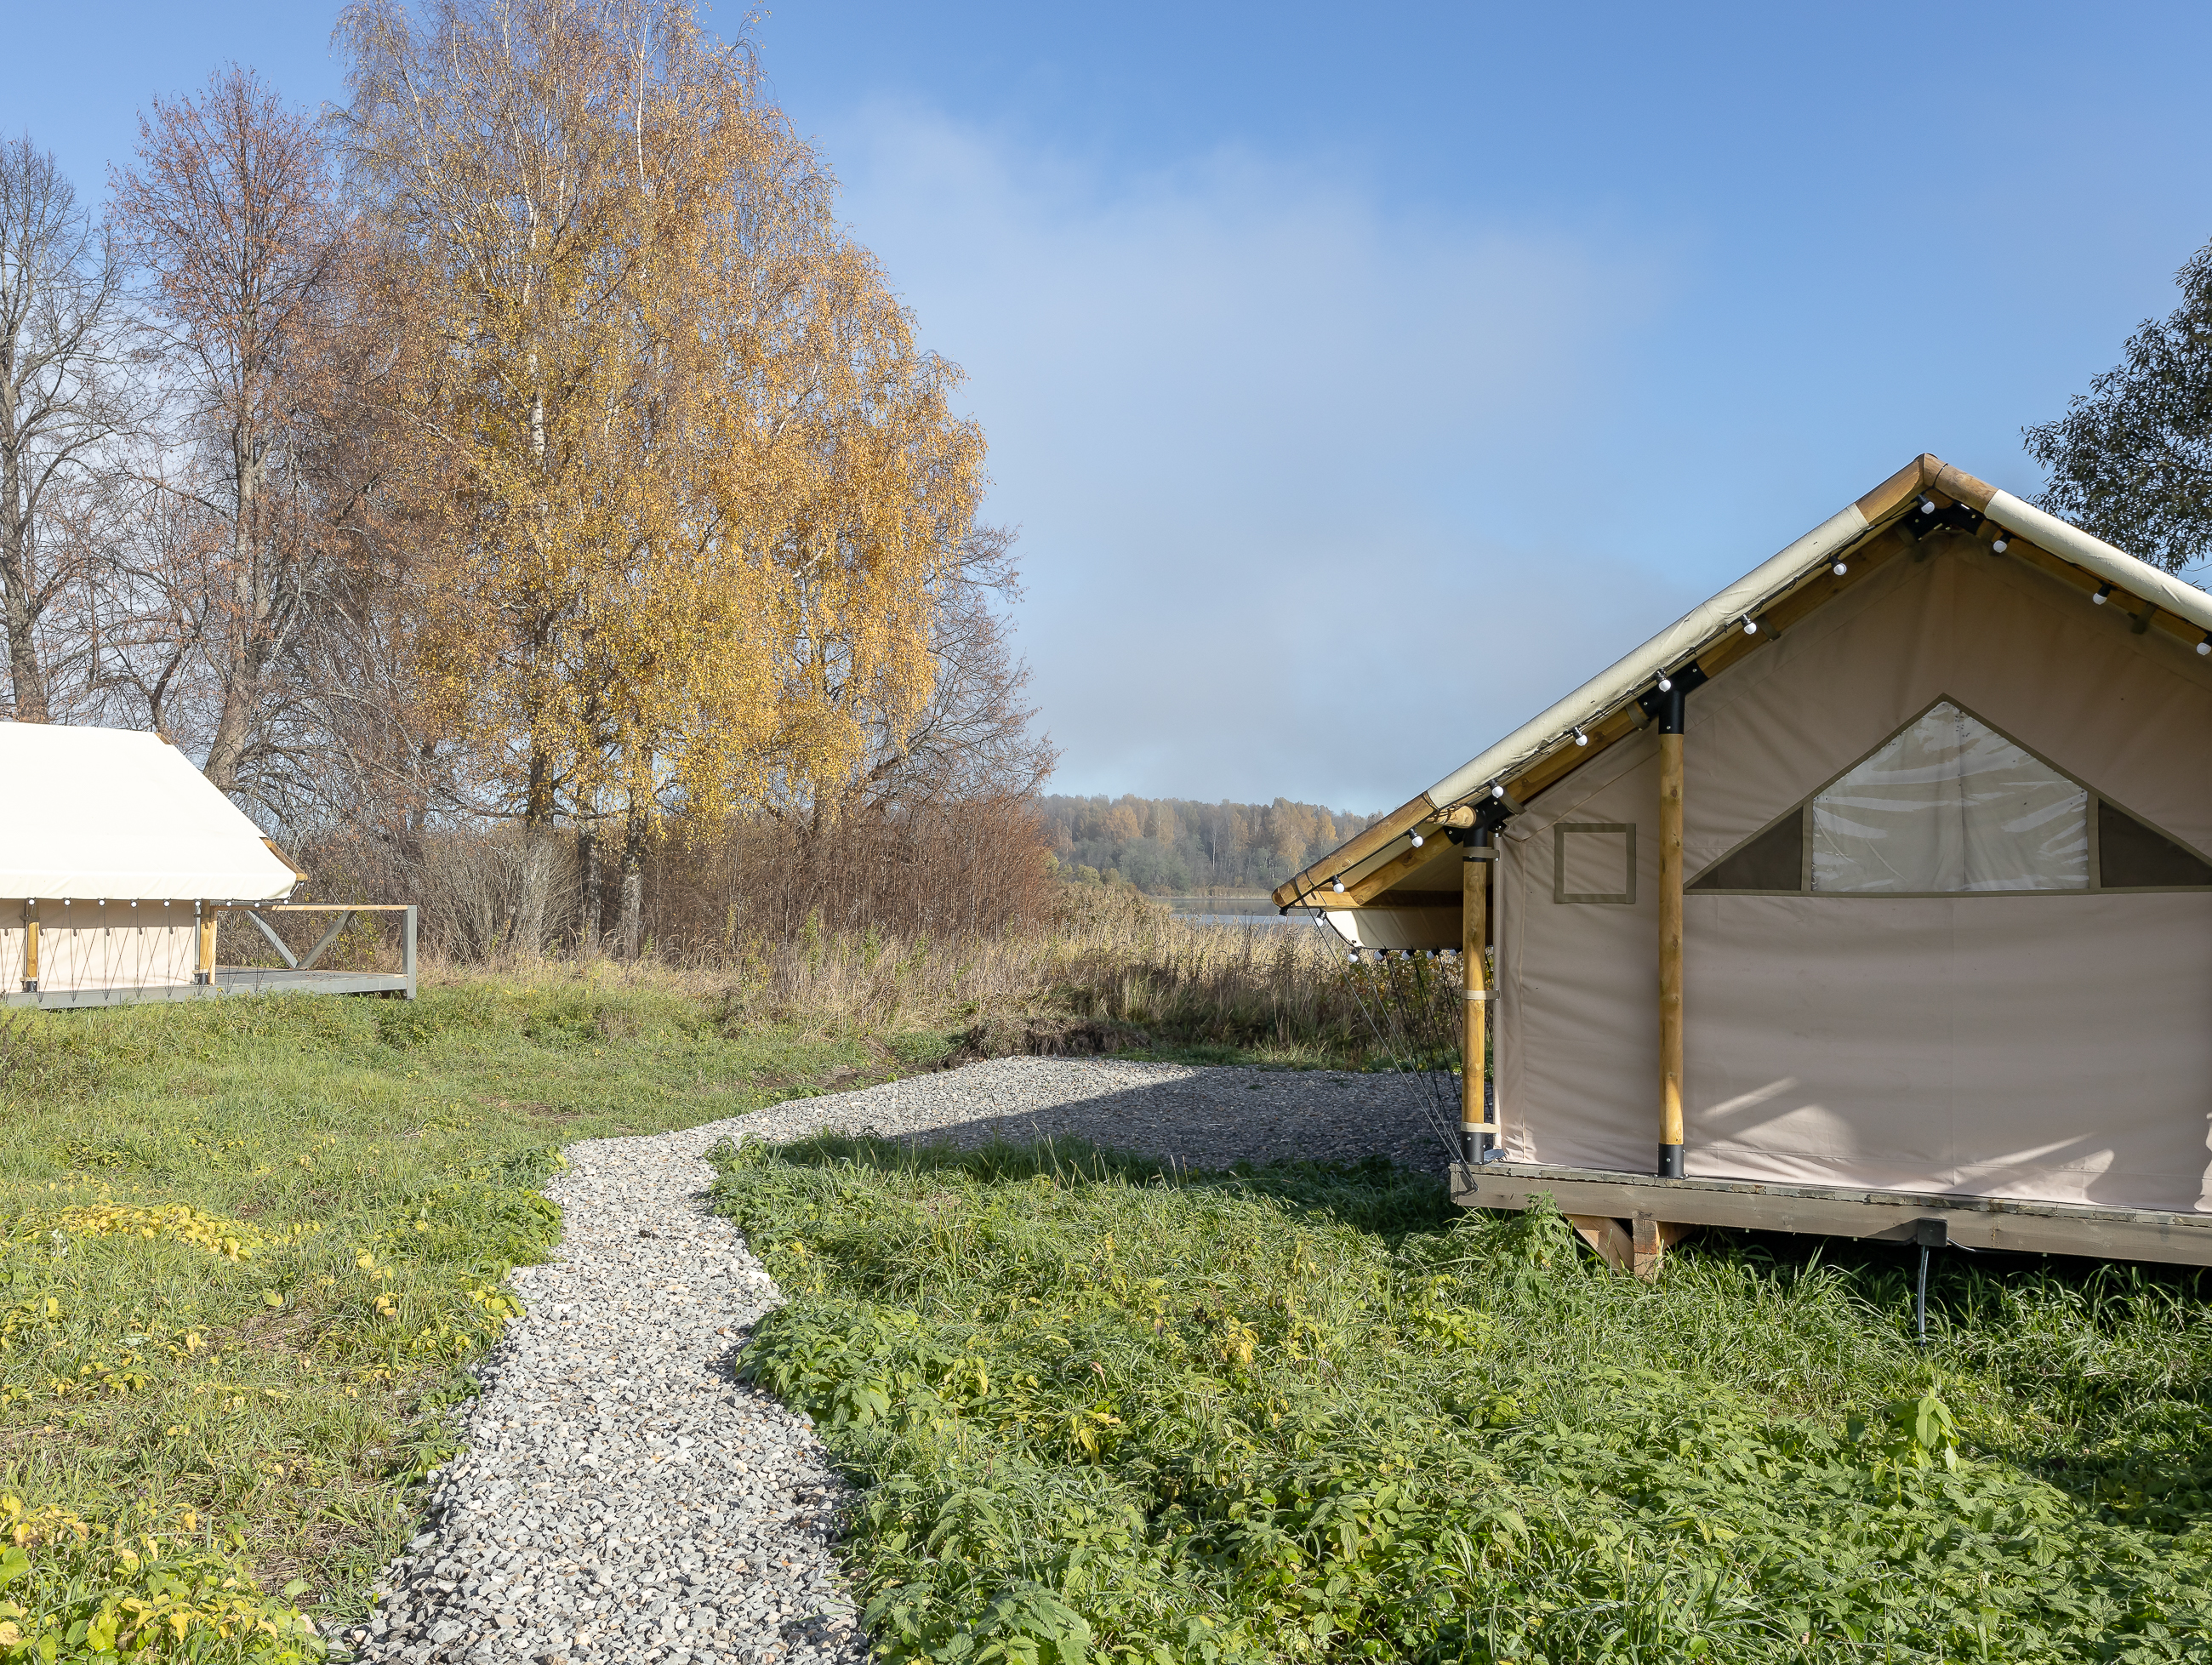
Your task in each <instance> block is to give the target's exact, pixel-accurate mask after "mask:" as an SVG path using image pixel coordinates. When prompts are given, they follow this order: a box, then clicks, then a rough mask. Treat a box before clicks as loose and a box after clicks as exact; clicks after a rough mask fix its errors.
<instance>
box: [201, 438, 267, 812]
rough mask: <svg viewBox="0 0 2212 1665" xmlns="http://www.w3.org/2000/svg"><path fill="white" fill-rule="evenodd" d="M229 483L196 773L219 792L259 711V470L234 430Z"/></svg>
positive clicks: (231, 785)
mask: <svg viewBox="0 0 2212 1665" xmlns="http://www.w3.org/2000/svg"><path fill="white" fill-rule="evenodd" d="M231 484H232V488H233V489H234V492H235V494H236V495H237V499H238V501H237V510H238V513H237V517H236V519H234V520H232V522H231V524H230V568H231V570H230V605H229V607H228V613H229V617H228V618H227V619H226V620H224V622H223V632H222V636H223V642H222V646H223V662H222V667H221V671H220V674H221V676H222V696H221V699H222V703H221V704H220V706H219V707H218V708H217V710H216V720H215V733H214V735H213V737H212V738H210V739H209V741H208V755H207V767H206V768H205V769H203V770H202V771H201V773H202V774H204V775H206V776H207V778H208V780H209V781H210V782H211V783H213V784H214V785H215V786H216V787H219V788H221V789H222V791H224V792H236V791H237V790H238V787H239V779H240V775H241V774H242V773H243V765H244V763H245V761H246V748H247V746H248V745H249V744H250V743H251V741H252V734H253V727H254V719H255V718H256V716H257V715H258V714H259V711H260V706H261V700H260V693H261V690H260V682H261V678H260V674H259V673H260V659H261V629H262V623H263V620H262V617H261V615H262V612H263V608H262V605H261V595H260V587H261V586H260V573H259V568H258V564H257V562H256V560H255V556H257V554H258V550H257V549H256V548H255V539H254V527H253V522H254V517H255V516H256V515H257V514H258V513H259V509H260V495H261V471H260V464H259V462H258V459H256V458H255V456H254V454H253V440H252V434H250V433H246V432H243V431H240V430H239V429H233V437H232V440H231Z"/></svg>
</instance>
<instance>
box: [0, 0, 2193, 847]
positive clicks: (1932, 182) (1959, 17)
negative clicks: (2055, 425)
mask: <svg viewBox="0 0 2212 1665" xmlns="http://www.w3.org/2000/svg"><path fill="white" fill-rule="evenodd" d="M740 15H741V14H740V13H738V11H736V10H734V9H733V10H732V11H731V12H730V13H728V14H727V15H721V14H714V15H711V19H710V21H720V22H721V23H723V24H724V25H726V26H727V27H735V26H736V23H737V21H738V18H739V17H740ZM331 18H332V14H331V13H330V12H328V11H325V10H322V9H319V8H317V7H315V6H313V5H285V6H278V5H268V4H249V3H234V4H225V3H199V4H193V3H189V0H187V3H177V0H169V3H165V4H160V5H155V4H149V3H142V0H122V3H115V4H111V5H108V6H105V7H101V8H98V9H94V8H81V9H62V8H52V9H46V11H45V12H44V14H43V15H34V16H32V17H30V18H29V19H28V20H27V39H26V32H25V27H24V23H23V22H22V21H19V22H18V24H17V25H16V26H15V29H14V31H13V33H14V34H15V39H16V42H17V46H18V52H17V53H16V54H15V58H16V62H17V63H18V64H40V65H43V66H46V67H45V69H44V70H43V71H42V73H41V74H40V75H39V76H36V77H34V78H33V82H32V83H31V84H30V85H28V86H23V85H21V84H11V85H10V86H9V89H8V90H7V92H6V93H4V94H0V126H4V127H5V128H6V129H8V130H9V131H18V130H21V129H25V128H27V129H28V130H29V131H31V133H32V134H33V137H35V138H36V139H38V140H39V141H40V143H44V144H46V145H48V146H50V147H52V149H55V150H56V151H57V152H58V154H59V155H60V156H61V159H62V160H63V161H64V164H65V165H66V166H67V167H70V169H71V170H72V172H73V173H75V174H76V177H77V178H78V179H79V180H80V181H81V182H82V184H83V185H85V186H86V187H87V188H88V190H93V191H97V190H98V188H99V186H100V181H101V179H103V178H104V173H105V168H106V164H107V163H108V162H109V161H111V160H113V159H115V158H118V157H119V156H121V155H125V154H126V153H127V151H128V149H129V148H130V146H131V143H132V141H133V138H134V136H135V126H134V118H135V112H136V111H137V108H139V107H140V106H142V105H143V103H144V101H145V100H146V99H147V98H148V96H149V95H150V94H156V93H170V92H175V91H178V90H181V89H183V88H187V87H189V86H191V85H192V84H194V83H196V82H198V81H200V80H202V79H203V78H204V76H205V75H206V73H207V71H208V70H210V69H211V68H213V67H214V66H215V65H216V64H217V63H219V62H221V61H222V60H224V59H227V58H236V59H238V60H240V61H241V62H246V63H251V64H254V65H255V66H256V67H258V69H260V70H262V71H263V72H264V74H265V75H267V76H270V79H272V80H273V81H275V82H276V83H277V84H278V85H279V86H280V87H282V88H284V89H285V90H286V91H287V92H288V93H289V94H290V95H292V96H293V97H295V98H296V99H298V100H301V101H303V102H309V103H313V102H315V101H318V100H324V99H335V98H337V97H340V96H342V91H343V89H342V87H341V85H340V80H339V68H338V66H337V64H335V63H334V62H333V61H332V60H331V57H330V53H329V47H328V34H329V27H330V24H331ZM756 39H757V42H758V45H759V47H760V50H761V52H762V56H763V64H764V67H765V68H766V70H767V72H768V75H769V79H770V82H771V83H772V86H773V88H774V89H775V93H776V94H777V96H778V97H779V98H780V100H781V101H782V103H783V104H784V105H785V106H786V108H787V109H788V110H789V111H790V112H791V114H792V116H793V119H794V121H795V122H796V123H797V124H798V125H799V129H800V130H801V131H803V132H805V133H806V134H808V135H809V136H811V137H814V138H815V139H816V140H817V142H818V143H819V144H820V146H821V148H822V149H823V153H824V154H825V155H826V156H827V157H828V158H829V161H830V162H831V164H832V165H833V167H835V169H836V173H837V174H838V176H839V178H840V179H841V180H842V182H843V184H844V187H845V197H844V201H845V208H846V213H847V216H848V219H849V220H850V221H851V222H852V223H853V225H854V228H855V229H856V230H857V231H858V233H859V234H860V236H861V237H862V239H863V240H866V242H867V243H869V244H870V245H871V246H872V247H873V248H874V249H875V250H876V251H877V252H878V255H879V256H880V257H881V258H882V259H883V261H884V264H885V266H886V267H887V269H888V270H889V271H890V275H891V278H892V281H893V283H894V284H895V286H896V288H897V289H899V291H900V292H901V293H902V295H904V296H905V297H906V299H907V300H908V302H909V303H910V304H911V305H912V307H914V308H915V313H916V314H917V316H918V318H919V319H920V322H921V330H922V333H923V335H924V337H925V338H926V339H927V341H928V342H929V343H930V344H931V345H933V346H934V347H935V348H936V349H939V351H941V352H943V353H944V354H945V355H947V356H948V357H950V358H951V359H953V360H955V361H957V362H959V363H961V364H963V366H965V367H966V368H967V369H968V372H969V382H968V384H967V387H966V389H965V395H964V397H965V398H966V399H967V401H968V403H969V407H970V408H971V409H972V410H973V411H974V413H975V415H976V416H978V417H979V418H980V419H981V422H983V424H984V426H985V428H986V429H987V432H988V434H989V435H990V438H991V441H992V473H993V476H994V480H995V487H994V494H993V498H992V504H991V513H992V514H993V515H994V518H996V519H999V520H1005V521H1006V522H1009V523H1011V524H1013V525H1016V526H1019V527H1020V528H1021V532H1022V548H1023V550H1024V575H1025V580H1026V582H1027V584H1028V586H1029V589H1028V599H1027V600H1026V601H1025V602H1024V604H1023V605H1022V607H1021V609H1020V611H1019V615H1018V623H1019V631H1020V636H1019V639H1020V641H1021V643H1022V646H1023V648H1024V652H1025V653H1027V654H1028V656H1029V658H1030V660H1031V662H1032V665H1033V666H1034V669H1035V671H1036V680H1035V684H1034V688H1033V691H1034V693H1035V695H1036V699H1037V702H1038V703H1039V704H1040V706H1041V707H1042V718H1041V720H1042V723H1043V724H1044V726H1046V727H1047V728H1048V730H1049V731H1050V732H1051V733H1052V735H1053V737H1054V739H1055V740H1056V741H1057V742H1058V743H1059V744H1060V745H1061V747H1062V748H1063V754H1064V755H1063V758H1062V763H1061V769H1060V775H1059V777H1058V779H1057V781H1055V783H1054V784H1055V787H1056V788H1057V789H1059V790H1064V791H1079V792H1121V791H1133V792H1139V793H1159V794H1166V793H1172V794H1176V795H1179V796H1188V797H1198V798H1209V799H1210V798H1218V797H1234V798H1247V799H1250V798H1258V799H1265V798H1269V797H1273V796H1274V795H1275V794H1276V793H1284V794H1287V795H1290V796H1292V797H1299V798H1306V799H1322V800H1325V801H1327V802H1329V803H1332V804H1335V805H1340V806H1347V807H1358V808H1382V807H1387V806H1389V805H1395V804H1397V803H1400V802H1402V801H1403V800H1404V799H1407V798H1408V797H1410V796H1412V795H1413V793H1415V792H1416V791H1418V790H1419V789H1420V788H1422V787H1425V786H1427V785H1429V784H1430V783H1431V782H1432V781H1435V780H1437V778H1439V777H1440V776H1442V775H1444V774H1445V773H1447V772H1448V771H1449V770H1450V769H1452V768H1454V767H1455V766H1456V765H1457V764H1459V763H1462V761H1464V760H1465V759H1466V758H1467V757H1470V756H1472V755H1473V754H1474V752H1475V751H1476V750H1480V747H1481V746H1482V745H1483V744H1486V743H1487V742H1488V741H1489V740H1490V739H1492V738H1495V737H1496V736H1497V735H1498V734H1499V733H1502V732H1504V731H1505V730H1506V729H1508V728H1510V727H1511V726H1514V725H1515V724H1517V723H1518V722H1519V721H1521V720H1522V719H1523V718H1525V717H1527V716H1528V715H1529V714H1532V713H1534V711H1536V710H1538V709H1540V708H1542V707H1543V706H1545V705H1547V704H1548V703H1549V702H1551V701H1552V700H1553V699H1554V698H1556V697H1557V696H1559V695H1560V694H1561V693H1563V692H1565V690H1568V689H1569V688H1571V687H1572V686H1574V685H1575V684H1577V683H1579V682H1580V681H1582V680H1583V678H1585V677H1587V676H1588V675H1589V674H1590V673H1591V672H1593V671H1595V670H1597V669H1599V668H1601V666H1602V665H1606V664H1607V663H1609V662H1610V661H1611V660H1612V659H1613V658H1615V657H1616V656H1617V655H1618V654H1620V653H1622V652H1624V651H1626V649H1627V648H1628V647H1632V646H1633V645H1634V644H1635V643H1636V642H1637V641H1641V640H1642V639H1643V638H1644V637H1645V636H1647V635H1650V634H1652V633H1653V632H1654V631H1656V629H1658V628H1659V627H1660V626H1662V624H1664V623H1667V622H1668V621H1669V620H1671V619H1672V618H1673V617H1675V616H1676V615H1677V614H1679V613H1680V612H1681V611H1684V610H1685V609H1686V608H1687V607H1688V606H1690V605H1692V604H1693V603H1694V602H1696V601H1697V600H1699V599H1701V598H1702V597H1703V596H1705V594H1707V593H1709V592H1711V591H1712V590H1714V589H1716V588H1717V587H1718V586H1720V585H1721V584H1722V583H1723V582H1725V581H1726V580H1729V579H1730V578H1732V577H1734V576H1735V575H1736V574H1739V573H1741V572H1742V571H1744V570H1746V569H1747V568H1750V567H1751V566H1753V564H1755V563H1756V562H1759V561H1760V560H1762V559H1764V558H1765V556H1768V555H1770V554H1771V553H1772V552H1773V551H1774V550H1776V549H1778V548H1779V547H1780V546H1781V545H1782V544H1784V543H1786V542H1788V541H1789V540H1790V538H1793V537H1795V536H1796V534H1797V533H1798V532H1802V531H1803V530H1805V529H1806V528H1808V526H1812V525H1813V524H1814V523H1815V522H1817V521H1819V520H1821V519H1823V518H1825V517H1826V515H1828V514H1829V513H1832V512H1833V511H1834V510H1835V509H1836V508H1838V507H1840V506H1841V505H1842V504H1843V503H1844V502H1845V501H1848V500H1850V498H1852V497H1854V496H1856V495H1858V494H1859V493H1860V492H1861V491H1863V490H1864V489H1866V488H1867V487H1869V486H1870V485H1872V484H1873V483H1875V481H1877V480H1879V479H1881V477H1884V476H1886V475H1887V474H1888V473H1890V472H1891V471H1893V470H1894V469H1895V468H1897V467H1898V466H1899V465H1902V464H1903V463H1904V462H1905V461H1906V460H1908V459H1910V458H1911V456H1912V455H1913V454H1914V453H1917V452H1919V451H1922V450H1930V451H1934V452H1936V453H1938V454H1940V455H1942V456H1943V457H1944V458H1946V459H1948V460H1949V461H1952V462H1954V463H1956V464H1958V465H1960V466H1962V467H1964V468H1966V469H1968V470H1970V471H1973V472H1975V473H1978V474H1980V475H1982V476H1983V477H1984V478H1987V479H1990V480H1991V481H1994V482H1996V483H1998V484H2000V485H2002V486H2005V487H2008V488H2009V489H2013V490H2015V491H2021V492H2023V493H2027V492H2032V491H2033V490H2034V489H2036V487H2037V485H2038V479H2037V475H2036V472H2035V471H2034V469H2033V465H2031V464H2030V463H2029V461H2028V459H2027V457H2026V455H2025V453H2023V452H2022V450H2021V445H2020V439H2019V430H2020V428H2021V426H2022V425H2023V424H2025V423H2027V422H2035V421H2039V420H2042V419H2045V418H2046V417H2048V416H2052V415H2055V414H2057V412H2058V411H2060V410H2063V408H2064V405H2065V402H2066V399H2067V398H2068V397H2069V395H2070V394H2072V393H2075V392H2079V391H2081V389H2083V388H2084V387H2085V386H2087V382H2088V380H2089V378H2090V377H2091V376H2092V375H2093V374H2095V373H2096V372H2097V371H2099V370H2100V369H2102V368H2106V366H2108V365H2109V364H2111V363H2112V362H2113V361H2114V359H2115V358H2116V356H2117V355H2118V350H2119V348H2120V344H2121V343H2122V342H2123V340H2124V337H2126V335H2127V333H2128V332H2129V331H2130V330H2132V329H2133V328H2134V327H2135V325H2136V324H2137V323H2138V322H2139V321H2141V320H2142V319H2144V318H2145V317H2148V316H2151V315H2153V314H2156V313H2164V312H2166V310H2167V309H2168V308H2169V307H2171V306H2172V301H2173V289H2172V274H2173V272H2174V271H2175V270H2176V269H2177V268H2178V267H2179V265H2180V264H2182V262H2183V261H2184V260H2185V259H2186V258H2188V256H2189V254H2190V253H2191V252H2192V251H2193V250H2194V249H2195V248H2197V246H2200V245H2201V244H2202V243H2203V242H2204V241H2206V240H2208V239H2212V168H2208V167H2207V166H2206V162H2207V155H2206V150H2207V143H2206V140H2205V137H2204V133H2205V130H2206V124H2205V121H2204V117H2203V93H2202V90H2201V82H2202V67H2203V64H2205V63H2206V62H2207V61H2208V58H2212V9H2207V8H2203V7H2202V6H2185V5H2116V4H2106V5H2101V6H2097V7H2089V6H2073V7H2060V6H2037V5H2022V4H2014V5H2008V6H2002V7H2000V6H1996V5H1989V6H1975V5H1952V6H1945V5H1936V4H1923V5H1917V6H1903V5H1875V4H1863V3H1862V4H1855V5H1850V6H1841V5H1837V6H1826V7H1822V6H1795V7H1777V6H1772V5H1765V6H1748V5H1746V6H1723V5H1705V6H1699V5H1686V6H1680V7H1675V8H1671V9H1662V8H1654V7H1650V6H1641V5H1626V4H1624V5H1618V6H1605V5H1582V6H1574V5H1555V6H1551V7H1541V8H1539V7H1528V6H1525V5H1510V6H1509V5H1502V4H1499V5H1492V4H1462V5H1452V6H1421V5H1401V6H1397V7H1392V8H1387V9H1386V8H1375V9H1371V10H1370V11H1368V12H1365V13H1364V14H1363V13H1362V12H1360V11H1358V10H1356V9H1339V8H1328V9H1325V8H1322V7H1317V6H1304V5H1296V4H1283V3H1276V4H1269V5H1265V6H1261V5H1218V6H1194V5H1188V4H1186V5H1181V6H1166V5H1123V6H1120V7H1117V8H1112V9H1107V8H1074V7H1040V6H1035V5H1011V4H1009V5H987V4H972V5H971V4H951V3H940V4H936V5H932V6H928V7H918V6H913V5H910V4H908V5H895V4H889V3H877V0H849V3H796V0H794V3H788V4H785V5H782V6H780V7H778V8H776V9H774V10H773V11H771V12H769V14H768V15H765V16H764V17H763V18H762V19H761V20H760V21H758V23H757V27H756ZM10 79H11V83H13V82H14V78H12V77H11V78H10Z"/></svg>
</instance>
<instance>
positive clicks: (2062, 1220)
mask: <svg viewBox="0 0 2212 1665" xmlns="http://www.w3.org/2000/svg"><path fill="white" fill-rule="evenodd" d="M1451 1195H1452V1200H1453V1201H1454V1202H1455V1203H1458V1204H1459V1205H1460V1206H1462V1207H1464V1208H1507V1209H1522V1208H1527V1207H1529V1206H1531V1205H1533V1204H1534V1202H1535V1201H1536V1200H1537V1199H1538V1198H1539V1197H1541V1196H1549V1197H1550V1198H1551V1199H1552V1201H1553V1205H1554V1206H1556V1207H1557V1208H1558V1209H1559V1212H1561V1213H1563V1214H1567V1215H1583V1216H1591V1215H1595V1216H1602V1217H1605V1218H1612V1219H1618V1220H1628V1219H1633V1218H1635V1217H1636V1216H1638V1215H1639V1214H1641V1215H1645V1216H1648V1217H1650V1218H1655V1219H1658V1220H1662V1221H1665V1222H1667V1223H1668V1224H1674V1225H1724V1226H1736V1227H1741V1228H1745V1229H1748V1230H1753V1231H1796V1232H1802V1233H1806V1234H1808V1235H1813V1236H1820V1237H1864V1238H1873V1239H1876V1240H1881V1241H1888V1242H1907V1241H1910V1240H1911V1237H1912V1236H1913V1232H1914V1231H1915V1229H1916V1227H1917V1224H1918V1223H1919V1222H1920V1221H1922V1220H1923V1219H1941V1220H1942V1222H1943V1224H1944V1228H1945V1234H1946V1236H1947V1237H1948V1238H1949V1240H1950V1241H1951V1242H1952V1243H1960V1244H1964V1245H1965V1246H1966V1247H1967V1248H1969V1249H2007V1250H2011V1251H2013V1252H2015V1253H2021V1254H2033V1255H2089V1256H2093V1257H2094V1258H2096V1259H2100V1260H2110V1261H2163V1262H2166V1263H2169V1264H2172V1265H2178V1266H2212V1215H2201V1214H2172V1213H2162V1212H2158V1211H2155V1210H2149V1209H2136V1208H2105V1207H2100V1206H2095V1205H2093V1204H2073V1203H2050V1202H2029V1201H2022V1200H2015V1199H2011V1198H2004V1197H1959V1196H1945V1195H1942V1194H1934V1193H1919V1192H1910V1191H1866V1190H1857V1189H1852V1188H1844V1187H1833V1188H1831V1187H1826V1186H1810V1185H1765V1184H1761V1183H1759V1182H1754V1181H1749V1180H1700V1179H1679V1180H1677V1179H1662V1178H1660V1177H1659V1176H1656V1175H1652V1174H1613V1173H1607V1172H1604V1171H1603V1170H1597V1169H1568V1168H1551V1167H1543V1166H1538V1165H1536V1164H1522V1163H1492V1164H1485V1165H1483V1166H1482V1167H1480V1168H1474V1167H1469V1166H1468V1165H1467V1164H1464V1163H1459V1164H1454V1165H1453V1167H1452V1170H1451Z"/></svg>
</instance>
